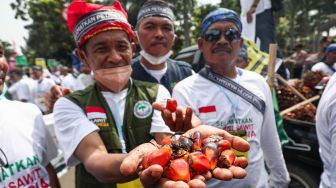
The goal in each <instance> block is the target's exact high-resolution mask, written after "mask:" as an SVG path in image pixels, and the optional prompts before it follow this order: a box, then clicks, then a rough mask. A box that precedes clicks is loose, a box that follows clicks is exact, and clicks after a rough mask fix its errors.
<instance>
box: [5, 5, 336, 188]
mask: <svg viewBox="0 0 336 188" xmlns="http://www.w3.org/2000/svg"><path fill="white" fill-rule="evenodd" d="M241 4H244V3H243V2H241ZM244 5H246V7H245V6H244V10H246V15H245V17H242V18H240V17H239V16H238V14H237V13H236V12H235V11H233V10H230V9H226V8H217V9H216V10H214V11H211V12H209V13H208V14H207V15H206V16H205V17H204V19H203V21H202V22H201V31H200V37H199V38H198V39H197V44H198V47H199V49H200V51H201V52H202V54H203V58H204V62H205V66H204V67H203V68H202V69H201V70H200V71H199V72H197V73H196V72H194V70H192V67H191V65H190V64H188V63H186V62H183V61H176V60H173V59H172V58H171V55H172V47H173V45H174V41H175V39H176V35H175V28H174V20H175V16H174V13H173V11H172V9H171V8H170V7H169V4H167V3H166V2H164V1H162V0H151V1H147V2H146V3H144V4H143V6H142V7H141V8H140V10H139V12H138V16H137V24H136V26H135V27H134V28H135V30H133V27H132V26H131V25H130V24H129V22H128V20H127V19H128V17H127V12H126V11H125V10H124V8H123V7H122V6H121V4H120V2H119V1H116V2H115V3H114V4H113V5H111V6H103V5H99V4H94V3H88V2H85V1H73V2H72V3H71V4H70V5H69V7H68V9H67V14H68V15H67V24H68V28H69V30H70V31H71V33H72V34H73V37H74V40H75V43H76V45H77V46H76V47H77V48H76V50H75V51H74V53H75V55H76V57H77V58H78V59H79V60H80V62H81V65H80V70H79V71H75V69H72V68H67V67H64V66H61V67H53V68H52V69H51V70H50V71H49V70H47V69H45V68H43V67H41V66H37V65H35V66H32V67H29V68H22V67H16V68H15V69H14V70H13V71H11V72H8V65H7V62H6V60H5V58H4V56H3V47H2V46H0V52H1V53H0V91H1V96H0V140H1V142H0V152H1V153H0V172H1V174H2V176H1V177H0V185H3V186H4V187H10V186H14V185H16V186H18V187H19V186H21V185H23V186H25V187H29V186H35V185H39V187H53V188H58V187H60V183H59V181H58V179H57V176H56V172H55V169H54V168H53V167H52V165H51V164H50V161H51V159H53V158H54V157H55V156H56V155H57V148H56V145H55V143H54V142H53V139H52V138H51V136H50V134H49V132H48V131H47V130H46V128H45V125H44V122H43V119H42V115H43V114H47V113H51V112H53V117H54V120H55V125H54V129H55V133H56V136H57V141H58V144H59V146H60V148H61V149H62V150H63V153H64V159H65V162H66V165H68V166H69V167H70V166H75V169H76V173H75V185H76V187H78V188H82V187H85V188H91V187H92V188H93V187H117V186H118V184H119V183H125V182H131V181H133V180H136V181H139V180H140V182H141V183H142V185H143V186H144V187H176V186H177V187H251V188H263V187H279V188H282V187H287V186H288V184H289V182H290V177H289V173H288V170H287V168H286V164H285V160H284V157H283V154H282V150H281V143H280V139H279V136H278V133H277V126H276V122H275V116H274V107H273V101H272V95H271V91H270V88H269V86H268V84H267V83H266V81H265V78H263V77H262V76H260V75H259V74H257V73H254V72H251V71H247V70H245V69H244V68H245V67H246V66H247V65H248V61H249V58H248V55H247V50H246V48H244V45H243V38H242V37H243V36H242V35H243V33H244V32H243V30H244V27H245V26H244V25H246V24H251V22H256V23H254V25H253V28H254V29H255V36H254V37H255V39H258V40H261V41H260V42H261V46H260V49H261V50H263V51H268V45H269V43H273V42H275V41H276V37H275V27H269V26H268V25H267V24H270V25H273V26H274V19H273V16H272V10H271V8H272V7H271V2H270V1H269V0H255V1H253V3H252V4H250V5H248V4H244ZM242 8H243V7H242ZM243 15H244V14H243ZM270 16H271V17H270ZM242 19H246V20H244V21H242ZM265 28H268V29H269V30H265ZM268 34H271V36H267V35H268ZM326 42H328V43H326ZM135 44H138V45H139V46H140V48H141V51H140V55H139V56H138V57H133V56H134V54H135V49H136V48H135V46H134V45H135ZM335 61H336V44H335V43H331V41H329V40H326V39H325V38H323V39H322V40H321V45H320V51H319V52H317V53H316V54H312V55H308V54H307V52H305V51H304V50H303V46H302V45H297V46H295V53H294V54H293V55H291V56H290V57H289V58H287V59H286V61H285V65H286V68H287V69H288V72H289V73H290V75H291V77H295V78H301V75H302V73H303V72H305V71H306V69H308V68H309V69H311V70H312V71H323V72H325V74H326V75H330V76H331V75H332V74H333V73H334V72H335V69H336V64H335ZM7 72H8V73H7ZM335 75H336V74H335ZM335 75H334V76H333V78H331V81H330V82H329V85H328V86H327V87H326V92H325V93H324V94H323V96H322V100H321V103H323V104H325V105H327V106H328V108H325V109H320V108H319V109H318V115H317V126H320V127H319V128H317V132H318V135H319V141H320V143H321V152H324V153H325V152H329V154H330V155H327V156H323V157H322V160H323V162H324V163H325V164H326V165H327V166H328V167H326V169H325V172H324V173H323V175H322V178H321V180H322V181H321V187H333V186H336V181H335V179H336V178H335V169H336V167H335V166H336V162H335V161H334V160H331V161H330V158H332V156H333V155H332V154H333V153H335V152H336V149H335V148H334V146H333V144H332V143H333V141H330V140H332V139H334V136H332V135H333V132H335V131H332V130H334V129H335V128H334V127H335V126H336V125H335V122H336V121H334V120H335V118H336V115H335V112H334V111H335V110H333V109H335V97H334V95H335V91H336V90H335V89H331V88H332V87H333V85H335V78H334V77H335ZM171 97H173V98H175V99H176V100H177V103H178V105H179V106H178V107H177V110H176V112H171V111H170V110H168V109H167V108H166V107H165V103H166V101H167V99H169V98H171ZM9 99H10V100H9ZM30 103H33V104H30ZM34 104H35V105H34ZM15 119H17V120H20V121H16V120H15ZM239 130H243V133H244V135H241V134H240V135H239V136H237V135H236V134H235V131H239ZM177 131H178V132H181V131H182V132H184V135H186V136H190V135H192V133H194V132H195V131H200V132H201V134H202V136H203V137H204V138H206V137H208V136H211V135H215V134H217V135H221V136H223V137H224V138H225V139H227V140H229V141H230V142H231V145H232V147H233V148H234V149H236V150H238V151H241V152H246V153H247V154H246V156H247V158H248V161H249V165H248V166H247V168H246V169H243V168H240V167H236V166H233V167H230V168H228V169H225V168H219V167H217V168H215V169H214V170H213V171H212V172H211V173H210V174H206V175H198V176H195V177H194V178H193V179H192V180H190V182H183V181H172V180H169V179H166V178H163V177H162V174H163V173H164V169H163V168H162V167H161V166H160V165H153V166H150V167H149V168H147V169H141V168H140V166H141V165H140V164H141V160H142V159H143V156H144V155H145V154H148V153H150V152H152V151H155V150H158V148H157V147H156V146H157V145H160V144H161V143H162V141H163V140H164V139H165V138H167V137H171V135H173V134H174V133H175V132H177ZM335 134H336V133H335ZM14 148H15V149H14ZM14 150H15V152H14ZM17 150H19V151H20V152H17ZM2 156H5V157H2ZM20 161H21V162H20ZM22 161H23V162H22ZM18 163H21V164H22V169H24V170H20V168H19V167H17V164H18ZM15 165H16V167H15V168H14V166H15ZM4 174H5V175H4ZM28 176H29V177H30V176H32V177H34V178H32V179H29V181H23V180H25V178H26V177H28ZM137 178H140V179H138V180H137Z"/></svg>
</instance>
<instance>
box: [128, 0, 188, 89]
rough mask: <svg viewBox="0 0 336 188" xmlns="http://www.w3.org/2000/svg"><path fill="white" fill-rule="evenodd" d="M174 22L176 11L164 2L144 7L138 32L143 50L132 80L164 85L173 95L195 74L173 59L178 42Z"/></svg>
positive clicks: (157, 1)
mask: <svg viewBox="0 0 336 188" xmlns="http://www.w3.org/2000/svg"><path fill="white" fill-rule="evenodd" d="M173 21H174V14H173V11H172V10H171V9H170V8H169V6H168V4H167V3H166V2H164V1H162V0H152V1H147V2H146V3H145V4H144V5H143V6H142V7H141V8H140V10H139V13H138V16H137V25H136V32H135V33H136V41H137V43H138V44H139V45H140V46H141V51H140V56H139V57H137V58H135V59H134V60H133V64H132V68H133V70H134V71H133V72H132V78H134V79H136V80H142V81H148V82H153V83H160V84H162V85H163V86H165V87H166V88H167V89H168V90H169V92H170V93H171V92H172V91H173V88H174V87H175V85H176V83H178V82H179V81H181V80H183V79H184V78H186V77H188V76H190V75H191V74H192V68H191V65H190V64H188V63H186V62H183V61H175V60H173V59H170V58H169V57H170V56H171V55H172V51H171V49H172V47H173V45H174V42H175V40H176V35H175V33H174V23H173Z"/></svg>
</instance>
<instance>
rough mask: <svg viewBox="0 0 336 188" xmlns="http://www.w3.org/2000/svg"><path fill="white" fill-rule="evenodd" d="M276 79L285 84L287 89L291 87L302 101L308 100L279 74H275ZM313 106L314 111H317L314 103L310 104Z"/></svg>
mask: <svg viewBox="0 0 336 188" xmlns="http://www.w3.org/2000/svg"><path fill="white" fill-rule="evenodd" d="M275 77H276V78H277V79H278V80H279V81H280V82H281V83H283V84H285V85H286V86H287V87H289V88H290V89H291V90H292V91H293V93H294V94H295V95H297V96H298V97H300V98H301V99H302V100H304V101H305V100H307V98H306V97H305V96H303V95H302V94H301V93H300V92H299V91H298V90H297V89H295V87H293V86H291V85H290V84H288V82H287V80H285V79H284V78H283V77H282V76H280V75H279V74H275ZM310 104H311V105H312V107H313V108H314V110H316V106H315V105H314V104H313V103H310Z"/></svg>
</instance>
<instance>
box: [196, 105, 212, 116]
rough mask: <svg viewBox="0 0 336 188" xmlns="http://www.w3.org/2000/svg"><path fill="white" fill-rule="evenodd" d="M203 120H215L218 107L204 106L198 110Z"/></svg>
mask: <svg viewBox="0 0 336 188" xmlns="http://www.w3.org/2000/svg"><path fill="white" fill-rule="evenodd" d="M198 111H199V114H200V116H199V117H200V118H201V119H213V118H216V116H217V112H216V106H214V105H212V106H202V107H199V108H198Z"/></svg>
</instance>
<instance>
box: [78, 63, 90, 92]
mask: <svg viewBox="0 0 336 188" xmlns="http://www.w3.org/2000/svg"><path fill="white" fill-rule="evenodd" d="M79 70H80V74H79V75H78V77H77V82H76V87H75V91H77V90H82V89H85V88H86V87H88V86H89V85H92V84H93V82H94V80H93V76H92V74H91V70H90V67H88V66H87V65H86V64H84V63H81V65H80V68H79Z"/></svg>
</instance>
